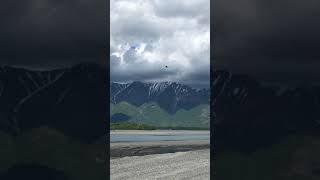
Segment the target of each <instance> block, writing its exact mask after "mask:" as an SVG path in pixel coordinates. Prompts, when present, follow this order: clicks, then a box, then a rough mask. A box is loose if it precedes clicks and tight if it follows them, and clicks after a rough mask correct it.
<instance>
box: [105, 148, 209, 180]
mask: <svg viewBox="0 0 320 180" xmlns="http://www.w3.org/2000/svg"><path fill="white" fill-rule="evenodd" d="M110 171H111V180H186V179H192V180H208V179H210V150H209V149H203V150H195V151H188V152H176V153H168V154H153V155H145V156H131V157H123V158H118V159H112V160H111V161H110Z"/></svg>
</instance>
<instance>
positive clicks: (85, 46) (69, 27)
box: [0, 0, 107, 67]
mask: <svg viewBox="0 0 320 180" xmlns="http://www.w3.org/2000/svg"><path fill="white" fill-rule="evenodd" d="M106 8H107V2H105V1H102V0H94V1H85V0H66V1H63V0H29V1H18V0H4V1H2V2H1V6H0V22H1V29H0V49H1V54H0V64H1V65H3V64H7V65H18V66H31V67H51V66H61V65H67V64H73V63H79V62H82V61H86V62H96V63H103V61H106V60H105V59H103V57H102V56H106V55H104V54H103V53H102V52H104V51H106V41H107V38H106V37H107V32H106V31H107V28H106V27H107V24H106V23H107V21H106V20H107V10H106Z"/></svg>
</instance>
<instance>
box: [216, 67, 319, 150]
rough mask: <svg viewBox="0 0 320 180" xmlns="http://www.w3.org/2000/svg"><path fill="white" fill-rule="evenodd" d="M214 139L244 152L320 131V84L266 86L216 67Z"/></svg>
mask: <svg viewBox="0 0 320 180" xmlns="http://www.w3.org/2000/svg"><path fill="white" fill-rule="evenodd" d="M211 87H212V88H213V95H212V106H211V107H212V108H213V109H212V111H213V112H214V116H215V117H214V123H212V125H213V126H212V128H213V129H214V132H215V133H214V136H215V138H214V141H215V143H216V147H218V150H219V148H220V150H221V149H224V148H233V149H239V150H242V151H245V152H252V151H255V150H256V149H257V148H259V147H263V146H265V145H267V144H270V143H274V142H276V141H278V140H280V138H282V137H284V136H286V135H288V134H301V133H303V134H318V132H319V131H318V130H319V129H318V127H319V125H320V124H319V123H320V121H319V120H320V105H319V100H320V87H319V86H310V85H300V86H296V87H276V86H263V85H261V84H260V83H259V82H257V81H256V80H254V79H253V78H250V77H249V76H246V75H234V74H232V73H230V72H228V71H213V81H212V84H211Z"/></svg>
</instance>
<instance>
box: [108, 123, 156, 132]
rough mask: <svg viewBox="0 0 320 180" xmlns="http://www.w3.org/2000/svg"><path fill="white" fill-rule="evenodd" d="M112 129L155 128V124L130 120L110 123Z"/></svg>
mask: <svg viewBox="0 0 320 180" xmlns="http://www.w3.org/2000/svg"><path fill="white" fill-rule="evenodd" d="M110 129H111V130H155V129H156V128H155V127H153V126H149V125H145V124H137V123H130V122H121V123H110Z"/></svg>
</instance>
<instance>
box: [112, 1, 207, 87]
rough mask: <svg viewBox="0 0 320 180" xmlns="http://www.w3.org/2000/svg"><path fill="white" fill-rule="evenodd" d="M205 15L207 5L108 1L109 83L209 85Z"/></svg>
mask: <svg viewBox="0 0 320 180" xmlns="http://www.w3.org/2000/svg"><path fill="white" fill-rule="evenodd" d="M209 9H210V0H188V1H184V0H136V1H132V0H111V7H110V13H111V14H110V16H111V19H110V21H111V29H110V37H111V40H110V46H111V49H110V50H111V53H112V55H111V58H110V60H111V62H110V64H111V78H112V80H113V81H135V80H139V81H178V82H182V83H184V82H185V83H189V84H209V76H210V75H209V73H210V69H209V67H210V66H209V65H210V59H209V58H210V24H209V23H210V10H209ZM165 66H168V67H167V68H166V67H165ZM200 77H201V78H200ZM200 81H202V82H200Z"/></svg>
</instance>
